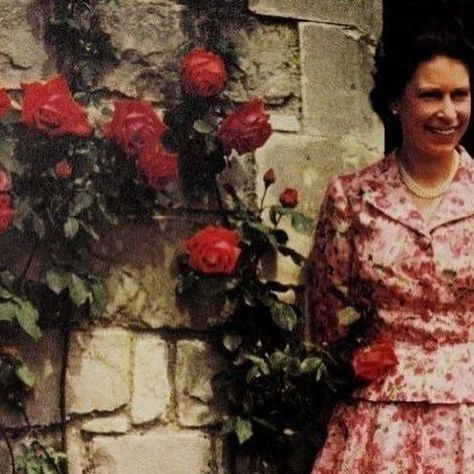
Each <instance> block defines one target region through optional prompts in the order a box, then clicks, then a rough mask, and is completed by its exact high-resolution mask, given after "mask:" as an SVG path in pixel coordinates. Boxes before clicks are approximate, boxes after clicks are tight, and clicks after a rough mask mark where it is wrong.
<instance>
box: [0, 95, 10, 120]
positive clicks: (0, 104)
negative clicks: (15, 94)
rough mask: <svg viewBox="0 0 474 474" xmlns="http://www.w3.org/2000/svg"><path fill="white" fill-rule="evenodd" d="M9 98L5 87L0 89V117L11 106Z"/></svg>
mask: <svg viewBox="0 0 474 474" xmlns="http://www.w3.org/2000/svg"><path fill="white" fill-rule="evenodd" d="M11 104H12V102H11V100H10V97H9V96H8V94H7V93H6V91H5V89H0V118H2V117H3V116H4V115H5V114H6V113H7V112H8V110H9V109H10V107H11Z"/></svg>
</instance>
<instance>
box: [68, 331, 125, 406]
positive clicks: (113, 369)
mask: <svg viewBox="0 0 474 474" xmlns="http://www.w3.org/2000/svg"><path fill="white" fill-rule="evenodd" d="M130 340H131V336H130V333H128V332H127V331H124V330H122V329H94V330H92V331H89V332H84V333H82V332H76V333H74V334H73V335H72V338H71V349H70V353H69V370H68V374H67V397H68V400H67V406H68V411H69V413H90V412H92V411H111V410H115V409H117V408H119V407H121V406H123V405H125V404H126V403H128V401H129V397H130V394H129V386H128V379H129V367H130V363H129V358H130Z"/></svg>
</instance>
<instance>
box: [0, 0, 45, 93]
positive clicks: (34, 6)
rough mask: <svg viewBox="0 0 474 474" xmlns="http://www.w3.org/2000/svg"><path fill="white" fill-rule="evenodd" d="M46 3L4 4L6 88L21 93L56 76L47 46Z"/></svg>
mask: <svg viewBox="0 0 474 474" xmlns="http://www.w3.org/2000/svg"><path fill="white" fill-rule="evenodd" d="M45 8H46V4H45V2H41V1H40V0H2V2H1V8H0V76H1V78H2V87H5V88H7V89H10V88H13V89H19V88H20V83H21V82H32V81H38V80H40V79H42V78H44V77H47V76H49V75H51V74H53V72H54V61H53V60H51V59H50V58H49V57H48V54H47V52H46V50H45V45H44V42H43V34H44V20H43V14H44V10H45Z"/></svg>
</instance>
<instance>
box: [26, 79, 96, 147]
mask: <svg viewBox="0 0 474 474" xmlns="http://www.w3.org/2000/svg"><path fill="white" fill-rule="evenodd" d="M21 87H22V91H23V109H22V113H21V119H22V122H23V123H24V124H25V125H26V126H28V127H30V128H32V129H36V130H39V131H40V132H42V133H44V134H45V135H47V136H48V137H50V138H55V137H62V136H65V135H75V136H79V137H88V136H89V135H90V134H91V133H92V126H91V125H90V124H89V122H88V121H87V118H86V113H85V112H84V110H83V109H82V108H81V106H80V105H79V104H78V103H77V102H76V101H75V100H74V98H73V97H72V94H71V91H70V89H69V85H68V83H67V81H66V78H65V77H64V76H62V75H60V76H56V77H54V78H53V79H51V80H50V81H48V82H44V83H41V82H33V83H31V84H22V85H21Z"/></svg>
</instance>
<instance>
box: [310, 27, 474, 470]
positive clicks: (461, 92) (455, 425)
mask: <svg viewBox="0 0 474 474" xmlns="http://www.w3.org/2000/svg"><path fill="white" fill-rule="evenodd" d="M453 31H454V32H453ZM384 46H385V47H384ZM384 46H383V45H382V44H380V45H379V48H378V54H377V57H376V67H377V70H376V73H375V77H374V79H375V87H374V90H373V92H372V96H371V98H372V101H373V105H374V109H375V110H376V111H377V112H378V113H379V115H380V116H381V118H382V119H383V120H384V122H385V124H386V125H388V126H389V127H391V128H392V129H397V130H398V132H399V134H398V140H397V142H396V146H395V147H394V149H392V150H390V152H389V153H388V154H387V156H385V158H384V159H382V160H381V161H379V162H377V163H375V164H374V165H372V166H370V167H368V168H366V169H364V170H362V171H359V172H357V173H354V174H351V175H349V176H344V177H339V178H336V179H335V180H334V181H333V183H332V184H331V185H330V186H329V188H328V190H327V193H326V199H325V201H324V203H323V207H322V212H321V215H320V221H319V224H318V227H317V231H316V244H315V252H314V261H315V281H314V284H313V287H312V310H313V315H314V321H315V331H316V334H318V335H319V336H320V337H322V338H325V339H326V340H327V341H328V342H329V343H334V342H335V341H338V340H340V339H341V338H343V337H345V336H346V335H347V333H348V328H347V324H346V325H344V324H343V321H342V318H341V316H340V315H341V313H342V312H343V311H345V310H346V309H347V306H348V305H349V306H352V307H354V308H365V312H364V313H362V314H363V316H362V319H364V321H363V323H364V324H365V328H366V330H367V336H366V341H367V344H366V345H365V346H363V347H360V348H358V349H357V350H356V352H355V353H354V358H353V368H354V372H355V374H356V376H358V377H359V379H360V382H361V385H360V387H359V388H358V389H357V390H356V391H355V392H354V393H353V394H352V400H351V401H349V402H344V403H341V404H339V405H338V406H337V407H336V410H335V412H334V414H333V416H332V419H331V421H330V423H329V431H328V438H327V441H326V444H325V446H324V448H323V450H322V452H321V454H320V455H319V457H318V459H317V461H316V464H315V466H314V470H313V474H334V473H346V472H350V473H354V474H366V473H372V474H374V473H382V472H390V473H415V472H423V473H428V472H430V473H431V472H433V473H437V474H443V473H445V474H448V473H449V474H451V473H457V474H461V473H465V472H470V471H469V470H468V468H467V467H466V466H468V463H469V465H470V464H472V461H473V460H474V425H473V424H472V420H473V419H474V383H473V382H472V381H473V379H474V373H473V368H472V367H473V359H472V357H473V354H474V332H473V331H472V319H473V316H474V251H473V244H472V241H473V239H472V228H473V226H474V162H473V161H472V158H471V157H470V156H469V155H468V154H467V152H466V151H465V150H464V149H463V148H462V147H461V146H460V145H459V143H460V140H461V139H462V137H463V135H464V134H465V132H466V130H467V128H468V125H469V120H470V115H471V91H470V82H471V78H472V70H473V69H472V66H473V64H474V62H473V58H474V56H473V50H472V47H471V45H470V44H469V42H468V41H467V40H466V39H465V38H464V37H463V36H461V34H460V31H459V29H456V28H454V29H453V30H450V29H449V28H447V27H445V25H444V26H443V27H441V28H440V27H438V28H436V29H430V31H423V32H420V33H419V34H418V35H417V36H416V37H414V38H412V39H411V40H409V41H408V40H406V39H405V40H404V41H403V42H402V46H400V45H395V46H393V45H392V47H391V48H390V47H387V45H384ZM359 323H360V321H359ZM359 323H358V324H359ZM407 402H408V403H407ZM448 439H449V443H448V442H446V441H445V440H448Z"/></svg>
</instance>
